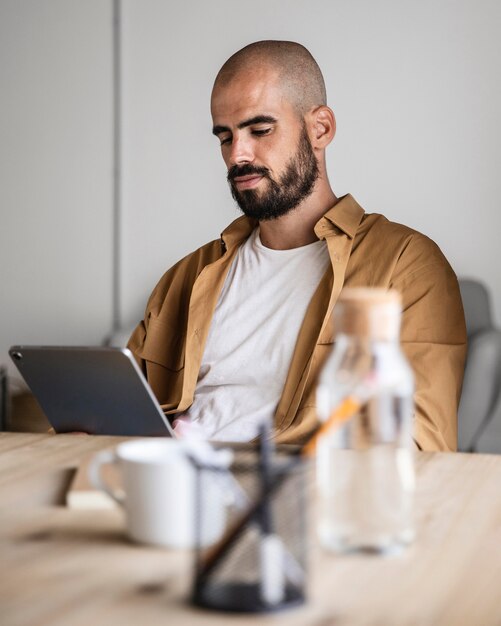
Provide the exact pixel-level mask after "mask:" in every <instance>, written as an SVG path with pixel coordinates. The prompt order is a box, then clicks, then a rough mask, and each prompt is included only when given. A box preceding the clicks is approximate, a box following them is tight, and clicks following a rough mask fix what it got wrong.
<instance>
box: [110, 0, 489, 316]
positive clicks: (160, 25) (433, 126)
mask: <svg viewBox="0 0 501 626" xmlns="http://www.w3.org/2000/svg"><path fill="white" fill-rule="evenodd" d="M123 10H124V34H123V39H124V107H125V110H124V129H123V130H124V160H125V170H124V189H123V191H124V216H125V217H124V222H125V229H124V233H123V261H124V275H123V284H122V287H123V317H124V319H125V320H126V321H132V320H135V319H136V318H137V317H138V316H140V315H141V313H142V310H143V307H144V303H145V299H146V297H147V295H148V293H149V292H150V290H151V288H152V287H153V285H154V284H155V283H156V281H157V279H158V278H159V277H160V275H161V274H162V272H163V271H164V269H166V268H167V267H168V266H170V265H171V264H172V263H173V262H174V261H175V260H177V259H178V258H179V257H181V256H183V255H184V254H186V253H187V252H188V251H190V250H192V249H194V248H195V247H197V246H198V245H200V244H202V243H203V242H205V241H207V240H210V239H213V238H214V237H217V236H218V235H219V232H220V230H221V229H222V228H223V226H224V225H225V224H226V223H227V222H228V221H230V220H231V219H232V218H233V217H235V216H236V215H237V213H236V211H235V210H234V208H233V203H232V200H231V198H230V196H229V192H228V190H227V186H226V182H225V171H224V166H223V163H222V160H221V158H220V156H219V149H218V143H217V140H216V139H214V138H213V137H211V134H210V127H211V120H210V115H209V97H210V90H211V87H212V82H213V79H214V77H215V74H216V72H217V70H218V69H219V67H220V66H221V64H222V63H223V62H224V61H225V59H226V58H227V57H228V56H229V55H230V54H232V53H233V52H234V51H236V50H237V49H239V48H241V47H242V46H243V45H245V44H247V43H249V42H251V41H254V40H258V39H265V38H277V39H293V40H297V41H300V42H302V43H304V44H305V45H306V46H307V47H308V48H309V49H310V50H311V52H312V53H313V55H314V56H315V57H316V58H317V60H318V62H319V64H320V66H321V68H322V70H323V72H324V75H325V79H326V83H327V90H328V97H329V102H330V104H331V106H332V108H333V109H334V111H335V113H336V115H337V121H338V134H337V137H336V139H335V141H334V143H333V144H332V145H331V147H330V148H329V157H328V158H329V166H330V168H329V169H330V175H331V182H332V183H333V187H334V190H335V192H336V193H337V194H338V195H342V194H344V193H347V192H351V193H353V194H354V195H355V197H356V198H357V199H358V200H359V202H361V203H362V204H363V205H364V207H365V208H366V210H367V211H370V212H374V211H377V212H383V213H385V214H386V215H387V216H388V217H389V218H391V219H393V220H395V221H399V222H403V223H406V224H408V225H410V226H412V227H414V228H417V229H418V230H421V231H423V232H425V233H426V234H428V235H429V236H431V237H432V238H433V239H434V240H435V241H437V243H438V244H439V245H440V246H441V248H442V249H443V251H444V252H445V253H446V255H447V256H448V258H449V260H450V262H451V263H452V265H453V267H454V268H455V270H456V272H457V273H458V274H462V275H471V276H479V277H482V278H483V279H485V280H486V281H487V283H488V284H489V286H490V287H491V289H492V290H493V292H494V295H495V302H494V305H495V313H496V316H497V320H498V323H499V322H501V288H500V286H499V283H498V280H497V265H498V260H499V258H500V255H499V253H498V247H499V244H498V240H499V234H498V232H499V230H500V228H501V218H500V212H501V211H500V210H499V209H498V206H497V205H498V201H499V200H498V199H499V197H500V196H501V193H500V192H501V177H500V176H499V175H497V170H498V169H499V162H500V150H501V148H500V146H501V124H500V122H499V113H498V112H499V111H500V110H501V86H500V78H499V77H500V71H501V67H500V65H501V63H500V60H501V44H500V37H499V32H500V27H501V2H499V1H498V0H455V1H452V0H440V1H438V2H437V0H421V1H419V2H418V1H417V0H416V1H412V0H377V1H376V2H375V1H373V0H336V1H335V2H334V1H332V0H315V1H314V2H304V1H302V0H282V1H280V0H278V1H277V0H275V1H274V2H270V1H269V0H254V2H252V3H251V4H247V5H238V4H236V3H235V2H234V1H233V0H216V1H214V2H194V1H193V0H192V1H191V2H190V1H187V2H183V3H181V2H178V3H172V2H165V1H164V0H124V9H123Z"/></svg>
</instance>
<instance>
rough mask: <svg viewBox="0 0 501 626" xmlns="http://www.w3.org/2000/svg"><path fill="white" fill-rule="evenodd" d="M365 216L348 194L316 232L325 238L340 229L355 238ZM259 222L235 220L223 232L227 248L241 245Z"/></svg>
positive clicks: (323, 219) (323, 220)
mask: <svg viewBox="0 0 501 626" xmlns="http://www.w3.org/2000/svg"><path fill="white" fill-rule="evenodd" d="M363 216H364V210H363V209H362V207H361V206H360V205H359V204H358V202H357V201H356V200H355V198H354V197H353V196H352V195H351V194H347V195H346V196H343V197H341V198H339V200H338V201H337V202H336V204H335V205H334V206H333V207H332V208H330V209H329V210H328V211H327V212H326V213H325V215H324V216H323V217H322V218H320V220H319V221H318V222H317V223H316V225H315V234H316V236H317V237H318V238H319V239H325V238H326V237H328V236H329V235H332V234H335V233H336V229H339V230H341V231H342V232H343V233H345V234H346V235H348V237H349V238H350V239H353V238H354V237H355V234H356V232H357V229H358V226H359V225H360V222H361V221H362V217H363ZM257 224H258V221H257V220H255V219H252V218H250V217H247V216H245V215H242V216H241V217H239V218H237V219H236V220H234V221H233V222H232V223H231V224H230V225H229V226H227V227H226V228H225V229H224V230H223V232H222V234H221V240H222V243H223V244H224V246H225V248H226V250H229V249H231V248H232V247H233V246H235V245H240V244H241V243H242V242H243V241H244V240H245V239H247V237H248V236H249V235H250V234H251V232H252V231H253V230H254V228H255V227H256V226H257ZM333 227H335V228H333Z"/></svg>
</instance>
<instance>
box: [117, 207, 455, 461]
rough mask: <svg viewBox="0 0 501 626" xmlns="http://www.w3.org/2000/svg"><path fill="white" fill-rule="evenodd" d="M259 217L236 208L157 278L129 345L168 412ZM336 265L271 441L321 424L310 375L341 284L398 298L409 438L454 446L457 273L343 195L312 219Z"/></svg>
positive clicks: (187, 392)
mask: <svg viewBox="0 0 501 626" xmlns="http://www.w3.org/2000/svg"><path fill="white" fill-rule="evenodd" d="M255 226H256V222H255V221H253V220H251V219H249V218H247V217H240V218H239V219H237V220H235V221H234V222H233V223H232V224H230V226H228V228H227V229H226V230H225V231H224V232H223V234H222V236H221V239H219V240H216V241H212V242H211V243H208V244H206V245H205V246H203V247H202V248H200V249H198V250H196V251H195V252H193V253H192V254H190V255H188V256H187V257H185V258H184V259H182V260H181V261H179V262H178V263H177V264H176V265H174V266H173V267H172V268H171V269H170V270H168V271H167V272H166V273H165V274H164V276H163V277H162V278H161V279H160V282H159V283H158V285H157V286H156V287H155V289H154V291H153V293H152V295H151V297H150V299H149V301H148V305H147V308H146V314H145V318H144V321H143V322H141V323H140V324H139V325H138V327H137V328H136V330H135V331H134V333H133V335H132V337H131V338H130V341H129V348H130V349H131V350H132V352H133V354H134V356H135V358H136V359H137V361H138V363H139V364H140V366H141V367H142V369H143V372H144V373H145V374H146V376H147V379H148V381H149V383H150V385H151V387H152V389H153V392H154V393H155V395H156V396H157V398H158V400H159V402H160V404H161V405H162V408H163V409H164V411H165V413H166V414H174V413H178V412H182V411H186V410H187V409H188V408H189V407H190V405H191V404H192V402H193V394H194V392H195V386H196V383H197V378H198V372H199V369H200V364H201V360H202V356H203V351H204V346H205V341H206V338H207V334H208V331H209V327H210V323H211V319H212V314H213V311H214V309H215V306H216V303H217V299H218V295H219V292H220V290H221V288H222V286H223V282H224V279H225V276H226V273H227V271H228V269H229V267H230V264H231V262H232V260H233V258H234V256H235V253H236V251H237V249H238V247H239V246H240V245H241V243H242V242H243V241H244V240H245V239H246V238H247V237H248V236H249V235H250V233H251V232H252V230H253V228H255ZM315 233H316V235H317V237H318V238H319V239H325V241H326V242H327V246H328V249H329V254H330V258H331V261H332V267H331V268H329V269H328V270H327V272H326V274H325V276H324V278H323V279H322V281H321V282H320V284H319V286H318V288H317V290H316V292H315V294H314V296H313V298H312V300H311V302H310V304H309V306H308V309H307V312H306V316H305V319H304V322H303V325H302V327H301V330H300V332H299V335H298V338H297V341H296V346H295V350H294V354H293V357H292V361H291V364H290V368H289V372H288V375H287V379H286V382H285V386H284V389H283V393H282V397H281V399H280V401H279V403H278V406H277V410H276V413H275V427H276V430H277V433H278V435H277V441H278V442H282V443H301V442H303V441H304V440H305V439H306V438H307V437H308V435H309V433H311V431H312V430H313V429H314V427H315V426H316V424H317V417H316V411H315V383H316V379H317V375H318V373H319V371H320V369H321V367H322V365H323V363H324V361H325V359H326V357H327V355H328V353H329V351H330V350H331V348H332V343H333V334H334V329H333V324H332V319H331V318H332V310H333V307H334V305H335V303H336V301H337V298H338V296H339V292H340V291H341V289H342V287H343V285H349V286H380V287H393V288H395V289H397V290H398V291H400V292H401V294H402V298H403V318H402V331H401V342H402V347H403V350H404V351H405V354H406V355H407V358H408V359H409V362H410V363H411V365H412V367H413V369H414V373H415V377H416V393H415V403H416V417H415V429H414V438H415V441H416V442H417V444H418V446H419V447H421V448H422V449H424V450H455V449H456V441H457V405H458V401H459V395H460V391H461V384H462V379H463V370H464V361H465V355H466V330H465V323H464V315H463V307H462V303H461V297H460V294H459V288H458V283H457V279H456V276H455V274H454V272H453V271H452V269H451V267H450V265H449V264H448V262H447V260H446V259H445V257H444V256H443V254H442V253H441V251H440V250H439V248H438V246H437V245H436V244H435V243H433V241H431V240H430V239H428V238H427V237H425V236H424V235H421V234H420V233H418V232H416V231H414V230H411V229H410V228H407V227H406V226H402V225H400V224H395V223H393V222H390V221H388V220H387V219H386V218H385V217H383V216H382V215H378V214H366V213H364V210H363V209H362V208H361V207H360V206H359V205H358V204H357V202H356V201H355V200H354V199H353V197H352V196H350V195H347V196H344V197H343V198H341V199H340V201H339V202H338V203H337V204H336V205H335V206H334V207H333V208H332V209H330V210H329V211H328V212H327V213H326V214H325V215H324V217H322V218H321V219H320V220H319V222H318V223H317V224H316V226H315Z"/></svg>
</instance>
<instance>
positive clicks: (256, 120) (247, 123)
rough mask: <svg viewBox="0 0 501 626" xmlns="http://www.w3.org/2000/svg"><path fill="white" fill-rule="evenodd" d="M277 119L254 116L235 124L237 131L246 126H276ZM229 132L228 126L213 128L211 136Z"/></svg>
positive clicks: (267, 116) (269, 116)
mask: <svg viewBox="0 0 501 626" xmlns="http://www.w3.org/2000/svg"><path fill="white" fill-rule="evenodd" d="M276 123H277V119H276V118H275V117H273V116H271V115H256V116H255V117H251V118H250V119H248V120H244V121H243V122H240V124H237V128H238V129H242V128H246V127H247V126H252V125H253V124H276ZM228 132H231V129H230V128H229V127H228V126H213V128H212V134H213V135H220V134H221V133H228Z"/></svg>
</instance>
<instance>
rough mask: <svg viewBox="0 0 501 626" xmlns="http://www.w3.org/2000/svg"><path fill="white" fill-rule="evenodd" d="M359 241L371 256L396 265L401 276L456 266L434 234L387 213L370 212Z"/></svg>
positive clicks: (394, 267) (394, 266)
mask: <svg viewBox="0 0 501 626" xmlns="http://www.w3.org/2000/svg"><path fill="white" fill-rule="evenodd" d="M357 240H358V241H357V242H356V243H359V244H362V247H363V248H365V249H366V250H367V249H369V250H370V254H371V256H374V257H378V258H380V259H381V260H382V261H384V262H385V263H387V264H391V265H392V266H393V270H394V272H397V273H398V274H400V275H401V277H403V276H406V277H407V278H410V277H411V275H412V274H413V273H416V272H418V273H420V272H426V271H427V269H433V268H435V269H437V268H443V269H444V270H447V271H451V272H452V269H451V267H450V265H449V263H448V261H447V259H446V258H445V256H444V254H443V252H442V251H441V249H440V247H439V246H438V245H437V244H436V243H435V242H434V241H433V240H432V239H430V237H428V236H426V235H424V234H423V233H420V232H419V231H417V230H414V229H413V228H410V227H409V226H405V225H404V224H399V223H397V222H392V221H390V220H388V219H387V218H386V217H384V215H380V214H378V213H369V214H366V215H365V216H364V219H363V220H362V223H361V225H360V228H359V232H357Z"/></svg>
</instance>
